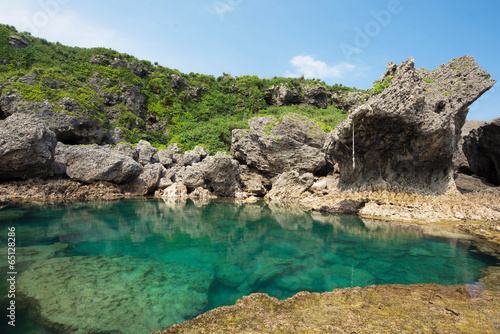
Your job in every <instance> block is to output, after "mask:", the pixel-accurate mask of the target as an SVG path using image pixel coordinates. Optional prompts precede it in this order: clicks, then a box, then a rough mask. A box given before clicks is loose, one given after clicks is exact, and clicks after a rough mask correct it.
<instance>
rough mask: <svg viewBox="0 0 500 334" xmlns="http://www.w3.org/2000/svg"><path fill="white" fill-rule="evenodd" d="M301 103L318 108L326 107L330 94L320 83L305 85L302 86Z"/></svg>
mask: <svg viewBox="0 0 500 334" xmlns="http://www.w3.org/2000/svg"><path fill="white" fill-rule="evenodd" d="M302 89H303V96H304V97H303V98H302V103H305V104H310V105H313V106H315V107H318V108H323V109H324V108H326V107H328V105H329V104H330V96H331V94H330V93H329V92H328V91H327V90H326V88H325V86H321V85H315V86H311V85H306V86H304V87H303V88H302Z"/></svg>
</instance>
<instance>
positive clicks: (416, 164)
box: [325, 56, 495, 194]
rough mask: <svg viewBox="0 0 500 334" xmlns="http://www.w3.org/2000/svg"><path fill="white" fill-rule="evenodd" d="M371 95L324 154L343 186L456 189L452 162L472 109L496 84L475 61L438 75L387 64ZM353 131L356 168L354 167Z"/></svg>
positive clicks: (459, 62)
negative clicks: (380, 88) (377, 90)
mask: <svg viewBox="0 0 500 334" xmlns="http://www.w3.org/2000/svg"><path fill="white" fill-rule="evenodd" d="M387 80H392V83H391V84H390V86H389V87H387V88H385V89H384V90H383V91H382V92H381V93H380V94H378V95H373V96H371V97H370V98H369V99H368V100H367V102H366V103H365V104H363V105H362V106H360V107H359V108H357V109H356V110H355V111H354V112H352V113H351V114H350V115H349V117H348V119H347V120H345V121H343V122H342V123H341V124H340V125H339V126H338V127H337V128H336V129H335V130H334V131H333V132H332V133H330V134H329V138H328V140H327V142H326V144H325V151H326V152H327V154H328V155H329V156H330V157H331V158H332V160H334V161H335V162H338V164H339V168H340V183H339V184H340V186H341V187H342V188H343V189H354V190H390V191H406V192H417V193H429V194H443V193H445V192H447V191H449V190H453V189H454V187H455V186H454V184H453V169H454V168H453V167H454V166H453V157H454V154H455V152H456V151H457V144H458V142H459V139H460V131H461V128H462V125H463V124H464V122H465V117H466V115H467V112H468V110H469V109H468V107H469V106H470V105H471V103H473V102H474V101H475V100H476V99H478V98H479V97H480V96H481V95H482V94H483V93H484V92H486V91H487V90H488V89H490V88H491V87H492V86H493V84H494V83H495V81H494V80H492V79H490V75H489V74H488V73H487V72H486V71H484V70H483V69H482V68H481V67H479V65H477V63H476V62H475V60H474V58H472V57H471V56H464V57H461V58H457V59H453V60H451V61H450V62H449V63H448V64H444V65H441V66H439V67H438V68H437V69H436V70H435V71H432V72H431V71H428V70H426V69H418V70H417V69H415V68H414V60H413V58H410V59H408V60H406V61H405V62H403V63H402V64H401V65H400V66H396V65H394V64H392V63H391V64H389V66H388V70H387V72H386V74H385V75H384V77H382V79H381V82H386V81H387ZM353 128H354V150H355V153H354V155H355V168H353Z"/></svg>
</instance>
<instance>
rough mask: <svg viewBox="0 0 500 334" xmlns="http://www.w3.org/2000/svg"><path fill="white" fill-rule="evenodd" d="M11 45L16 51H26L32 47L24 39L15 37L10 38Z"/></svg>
mask: <svg viewBox="0 0 500 334" xmlns="http://www.w3.org/2000/svg"><path fill="white" fill-rule="evenodd" d="M9 44H10V46H12V47H13V48H14V49H26V48H27V47H28V46H29V45H30V43H29V42H28V41H27V40H25V39H24V38H22V37H19V36H14V35H13V36H10V41H9Z"/></svg>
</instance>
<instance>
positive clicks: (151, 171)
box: [127, 163, 165, 196]
mask: <svg viewBox="0 0 500 334" xmlns="http://www.w3.org/2000/svg"><path fill="white" fill-rule="evenodd" d="M164 170H165V167H163V165H162V164H160V163H155V164H148V165H146V166H144V169H143V170H142V172H141V174H139V176H138V177H137V178H136V179H134V180H133V181H132V182H131V183H130V184H129V185H128V187H127V188H128V189H129V190H130V191H131V192H133V193H135V194H137V195H141V196H143V195H147V194H150V193H152V192H153V191H155V190H156V188H157V186H158V183H159V181H160V177H161V175H162V174H163V172H164Z"/></svg>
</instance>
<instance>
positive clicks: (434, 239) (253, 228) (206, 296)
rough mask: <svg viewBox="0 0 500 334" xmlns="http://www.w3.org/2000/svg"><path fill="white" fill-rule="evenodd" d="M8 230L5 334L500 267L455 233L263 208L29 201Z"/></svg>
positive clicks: (134, 328) (121, 327) (4, 223)
mask: <svg viewBox="0 0 500 334" xmlns="http://www.w3.org/2000/svg"><path fill="white" fill-rule="evenodd" d="M0 224H1V225H0V226H1V228H2V230H3V231H4V232H3V235H4V236H5V237H6V236H7V227H15V228H16V255H17V258H16V269H17V271H18V275H17V277H16V280H17V287H16V288H17V291H16V292H17V293H16V303H17V305H18V309H17V313H16V316H17V323H16V325H17V326H16V330H15V331H12V328H11V327H10V326H7V324H6V321H2V324H1V326H2V327H1V328H0V331H1V332H2V333H58V332H59V333H61V332H64V331H66V332H68V331H73V332H75V333H90V332H98V331H101V332H112V331H113V330H114V331H115V332H120V331H121V332H123V333H147V332H150V331H153V330H159V329H163V328H165V327H168V326H170V325H172V324H174V323H178V322H181V321H184V320H185V319H189V318H192V317H195V316H196V315H198V314H200V313H202V312H204V311H206V310H209V309H212V308H215V307H218V306H222V305H230V304H233V303H234V302H235V301H236V300H237V299H239V298H241V297H242V296H244V295H248V294H250V293H253V292H265V293H268V294H269V295H271V296H274V297H277V298H279V299H284V298H287V297H290V296H292V295H294V294H295V293H297V292H299V291H303V290H306V291H311V292H313V291H316V292H324V291H330V290H332V289H335V288H344V287H352V286H366V285H371V284H412V283H440V284H459V283H466V282H469V281H471V280H477V279H479V278H480V277H481V273H480V272H479V269H482V268H485V267H487V266H489V265H495V264H496V263H497V262H498V260H497V259H494V258H491V257H488V256H486V255H482V254H480V253H478V252H475V251H474V249H473V247H472V246H471V242H470V241H469V240H468V239H465V238H462V237H461V236H459V235H453V234H449V235H446V236H436V235H433V234H432V233H429V232H428V231H425V230H422V229H420V228H416V227H414V228H407V227H404V226H399V225H392V224H388V223H384V222H376V221H367V220H365V221H364V220H362V219H360V218H358V217H356V216H349V215H328V214H322V213H318V212H305V211H302V210H300V209H298V208H295V207H293V206H287V205H278V204H266V203H264V202H259V203H255V204H242V205H238V204H235V203H233V202H223V201H213V202H207V203H193V202H190V201H188V202H178V201H172V202H165V201H162V200H156V199H148V200H123V201H116V202H90V203H69V204H60V205H54V206H47V205H40V206H37V205H35V204H33V205H30V206H23V207H16V208H8V209H5V210H1V211H0ZM5 244H6V243H5V242H4V243H3V245H5ZM2 251H3V252H4V253H5V252H6V249H3V250H2ZM4 253H2V258H6V256H4V255H5V254H4ZM5 262H6V261H5ZM6 265H7V264H6V263H5V264H4V265H3V267H2V269H1V270H2V272H4V273H6V272H7V271H8V268H7V267H6ZM4 282H5V280H4ZM1 288H2V295H5V293H4V291H7V290H8V287H7V285H5V283H3V285H2V286H1ZM6 305H7V300H5V299H4V300H3V301H2V305H0V306H1V307H2V308H3V309H5V308H4V306H6ZM35 319H37V321H38V322H42V323H43V325H44V326H41V325H40V324H36V323H35V322H34V321H33V320H35ZM56 324H58V325H56Z"/></svg>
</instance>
